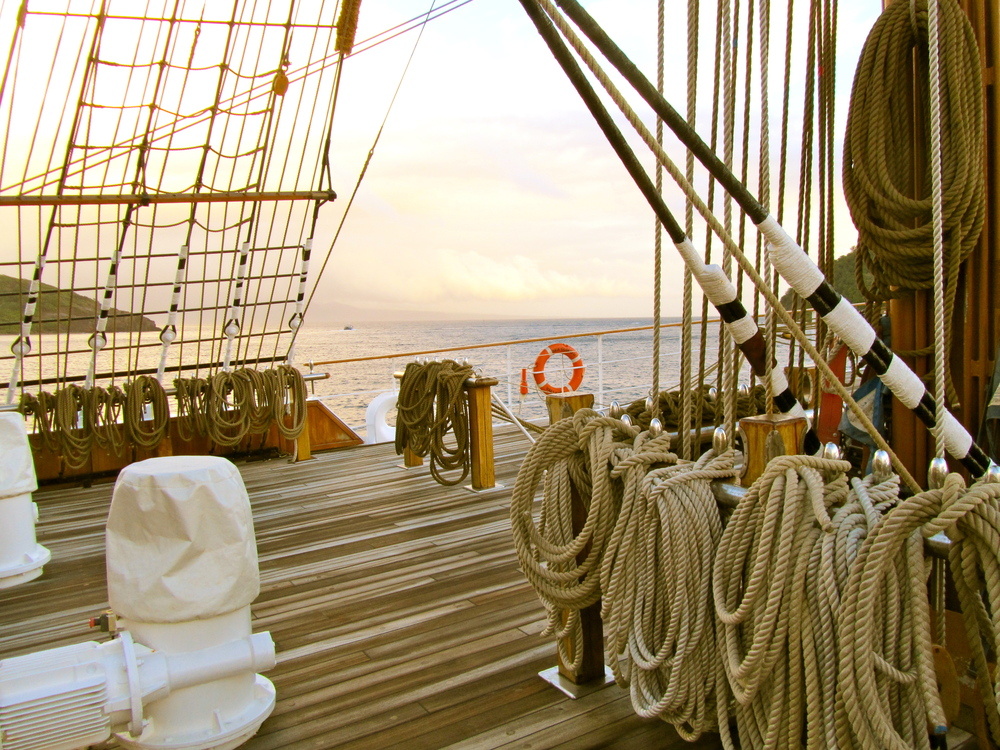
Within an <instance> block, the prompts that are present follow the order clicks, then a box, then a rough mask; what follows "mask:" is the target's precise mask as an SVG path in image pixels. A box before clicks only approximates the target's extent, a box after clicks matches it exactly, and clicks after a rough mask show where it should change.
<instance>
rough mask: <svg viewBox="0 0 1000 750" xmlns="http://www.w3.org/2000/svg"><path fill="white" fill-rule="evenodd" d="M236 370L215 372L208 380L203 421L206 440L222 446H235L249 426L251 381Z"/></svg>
mask: <svg viewBox="0 0 1000 750" xmlns="http://www.w3.org/2000/svg"><path fill="white" fill-rule="evenodd" d="M237 372H239V371H236V372H226V371H221V372H217V373H215V374H214V375H213V376H212V377H211V378H209V380H208V393H207V394H206V398H205V416H206V420H205V423H206V426H207V429H208V437H209V439H210V440H211V441H212V442H213V443H215V444H216V445H218V446H220V447H222V448H235V447H236V446H237V445H239V444H240V441H241V440H243V438H244V437H246V435H247V432H248V431H249V429H250V415H251V411H252V404H251V402H250V398H251V394H250V380H249V378H247V377H246V376H245V375H239V374H237Z"/></svg>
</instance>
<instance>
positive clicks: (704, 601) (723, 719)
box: [601, 433, 736, 748]
mask: <svg viewBox="0 0 1000 750" xmlns="http://www.w3.org/2000/svg"><path fill="white" fill-rule="evenodd" d="M647 435H648V433H642V434H641V435H640V436H639V437H638V438H637V439H636V443H635V450H634V451H632V452H631V455H627V456H626V457H624V460H620V461H618V463H617V464H616V466H615V468H614V469H613V471H612V477H616V478H620V479H621V480H622V482H623V484H624V493H623V497H622V507H621V511H620V513H619V516H618V522H617V524H616V525H615V529H614V532H613V533H612V536H611V541H610V543H609V545H608V551H607V553H606V554H605V557H604V563H603V566H602V571H601V581H602V589H603V599H602V610H601V616H602V619H603V621H604V629H605V660H606V663H607V664H608V666H610V667H611V669H612V670H613V671H614V673H615V678H616V681H617V682H618V684H619V685H620V686H621V687H623V688H624V687H628V688H629V690H630V694H631V699H632V705H633V707H634V708H635V711H636V713H637V714H638V715H639V716H642V717H645V718H650V717H659V718H661V719H663V720H664V721H667V722H669V723H670V724H673V725H674V727H675V728H676V729H677V732H678V733H679V734H680V735H681V737H683V738H684V739H685V740H688V741H694V740H696V739H698V737H699V736H701V734H703V733H704V732H706V731H715V730H716V729H721V731H722V736H723V741H724V743H725V746H726V747H727V748H731V747H733V743H732V739H731V738H730V737H729V731H728V712H727V707H728V702H729V690H728V687H727V685H726V676H725V672H724V671H723V669H722V662H721V661H720V660H719V658H718V650H717V645H716V634H715V616H714V611H713V608H712V595H711V584H712V562H713V560H714V559H715V551H716V546H717V545H718V542H719V539H720V537H721V536H722V521H721V517H720V514H719V509H718V505H717V503H716V500H715V496H714V494H713V493H712V490H711V486H710V482H711V481H712V480H714V479H724V478H730V477H733V476H735V475H736V470H735V468H734V453H733V451H731V450H729V451H726V452H725V453H723V454H721V455H718V456H717V455H716V454H715V453H714V452H712V451H709V452H708V453H706V454H704V455H703V456H702V457H701V458H700V459H698V461H697V462H694V463H682V464H676V465H668V466H662V464H675V463H676V456H674V455H673V454H672V453H669V452H668V450H667V448H668V446H669V440H664V438H665V437H666V434H664V435H661V436H659V437H658V438H655V439H652V440H649V439H646V440H644V437H645V436H647ZM622 453H623V452H619V456H621V454H622ZM655 465H659V466H660V468H653V469H652V471H650V468H651V467H653V466H655Z"/></svg>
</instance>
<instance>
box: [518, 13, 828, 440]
mask: <svg viewBox="0 0 1000 750" xmlns="http://www.w3.org/2000/svg"><path fill="white" fill-rule="evenodd" d="M521 5H522V6H523V7H524V10H525V12H526V13H527V14H528V17H529V18H531V20H532V22H533V23H534V24H535V27H536V28H537V29H538V33H539V34H540V35H541V37H542V39H544V40H545V43H546V44H547V45H548V47H549V50H550V51H551V52H552V55H553V56H554V57H555V58H556V60H557V61H558V63H559V65H560V66H561V67H562V69H563V71H564V72H565V73H566V76H567V77H568V78H569V79H570V82H571V83H572V84H573V86H574V88H576V90H577V93H578V94H580V98H581V99H583V101H584V104H586V106H587V109H588V110H590V113H591V114H592V115H593V116H594V119H595V120H596V121H597V124H598V126H599V127H600V128H601V131H602V132H603V133H604V135H605V137H606V138H607V139H608V142H609V143H610V144H611V147H612V148H613V149H614V150H615V153H616V154H618V158H619V159H621V161H622V164H623V166H624V167H625V168H626V170H628V173H629V176H630V177H631V178H632V180H633V181H634V182H635V184H636V186H637V187H638V188H639V190H640V192H642V194H643V197H644V198H645V199H646V202H647V203H649V206H650V208H652V209H653V212H654V213H655V214H656V217H657V219H658V220H659V221H660V223H661V224H662V225H663V228H664V229H666V231H667V234H668V235H670V239H671V240H672V241H673V243H674V245H675V246H676V248H677V251H678V252H679V253H680V254H681V257H682V258H683V259H684V262H685V263H686V264H687V265H688V267H689V268H690V269H691V273H692V275H693V276H694V277H695V278H696V279H697V280H698V284H699V285H700V286H701V288H702V291H703V292H704V293H705V296H706V297H707V298H708V299H709V301H710V302H711V303H712V305H713V306H714V307H715V309H716V310H718V312H719V315H720V316H721V317H722V320H723V322H724V323H725V324H726V328H727V329H728V330H729V332H730V334H731V335H732V337H733V340H734V341H735V342H736V344H737V346H738V347H739V349H740V351H741V352H743V355H744V356H745V357H746V358H747V361H748V362H749V363H750V366H751V368H752V369H753V371H754V373H755V374H756V375H757V376H758V377H761V378H764V377H767V376H768V374H770V378H771V383H772V390H773V392H774V394H775V396H774V403H775V406H777V408H778V409H780V410H781V411H782V412H789V413H800V414H801V413H804V411H803V410H802V407H801V406H800V405H799V402H798V400H797V399H796V398H795V395H794V394H793V393H792V392H791V389H789V387H788V381H787V380H785V373H784V371H783V370H782V369H781V368H779V367H772V368H768V362H767V346H766V344H765V342H764V336H763V334H762V333H761V331H760V329H759V328H758V326H757V321H756V320H754V318H753V316H752V315H751V314H750V313H748V312H747V310H746V308H745V307H744V306H743V303H742V302H741V301H740V299H739V297H738V295H737V293H736V288H735V287H734V286H733V284H732V282H731V281H730V280H729V278H728V277H727V276H726V274H725V272H723V270H722V269H721V268H720V267H719V266H717V265H708V264H705V263H704V262H702V261H701V259H700V257H699V256H698V253H697V251H696V250H695V248H694V245H693V244H692V243H691V240H690V238H688V237H687V235H686V234H685V233H684V230H683V229H682V228H681V226H680V224H678V223H677V220H676V219H675V218H674V216H673V214H671V213H670V210H669V209H668V208H667V205H666V203H664V202H663V198H662V196H661V195H660V193H659V191H658V190H657V189H656V187H655V186H654V184H653V181H652V180H651V179H650V177H649V175H648V174H646V171H645V169H644V168H643V166H642V164H641V163H640V162H639V160H638V159H637V158H636V156H635V154H634V153H633V152H632V149H631V148H630V147H629V145H628V143H627V142H626V141H625V138H624V137H623V136H622V133H621V131H620V130H619V129H618V126H617V125H616V124H615V122H614V120H613V119H612V118H611V116H610V114H609V113H608V111H607V110H606V109H605V107H604V105H603V103H602V102H601V100H600V98H599V97H598V96H597V94H596V92H595V91H594V89H593V87H591V85H590V83H589V81H588V80H587V78H586V77H585V76H584V74H583V71H582V70H581V69H580V66H579V65H578V64H577V62H576V59H575V58H574V57H573V55H572V53H571V52H570V51H569V49H568V48H567V47H566V45H565V43H564V42H563V40H562V37H561V36H560V34H559V32H558V31H557V30H556V29H555V27H554V26H553V25H552V23H551V21H550V20H549V18H548V16H546V14H545V11H544V10H543V9H542V7H541V6H540V5H539V4H538V2H537V0H521ZM661 116H662V115H661ZM769 369H770V373H768V370H769ZM817 447H818V446H817Z"/></svg>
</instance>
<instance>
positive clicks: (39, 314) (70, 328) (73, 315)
mask: <svg viewBox="0 0 1000 750" xmlns="http://www.w3.org/2000/svg"><path fill="white" fill-rule="evenodd" d="M29 284H30V282H29V281H28V280H27V279H16V278H14V277H13V276H5V275H3V274H0V334H4V333H6V334H10V333H15V334H16V333H19V332H20V330H21V319H22V317H23V315H24V303H25V301H26V300H27V296H28V286H29ZM100 308H101V306H100V304H98V302H97V301H96V300H94V299H92V298H91V297H85V296H83V295H82V294H77V293H76V292H71V291H67V290H61V289H57V288H56V287H54V286H51V285H49V284H41V286H40V291H39V296H38V307H37V308H36V309H35V316H34V321H33V323H32V326H31V331H32V333H67V332H68V333H93V332H94V330H95V328H96V322H97V315H98V313H99V311H100ZM107 330H108V331H122V332H125V331H157V330H159V326H157V325H156V323H154V322H153V321H152V320H150V319H149V318H147V317H145V316H142V315H138V314H136V313H130V312H125V311H124V310H118V309H116V308H112V309H111V310H109V311H108V327H107Z"/></svg>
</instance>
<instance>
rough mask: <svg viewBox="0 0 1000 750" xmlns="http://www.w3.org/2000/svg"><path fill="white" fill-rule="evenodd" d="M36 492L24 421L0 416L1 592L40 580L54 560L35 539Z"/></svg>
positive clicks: (17, 416)
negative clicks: (43, 571) (43, 570)
mask: <svg viewBox="0 0 1000 750" xmlns="http://www.w3.org/2000/svg"><path fill="white" fill-rule="evenodd" d="M36 489H38V482H37V481H36V480H35V465H34V463H33V461H32V458H31V447H30V446H29V445H28V433H27V431H26V430H25V427H24V420H23V419H21V417H20V415H18V414H10V413H8V414H0V589H3V588H7V587H9V586H14V585H16V584H19V583H25V582H26V581H30V580H32V579H34V578H37V577H38V576H40V575H41V574H42V567H43V566H44V565H45V563H47V562H48V561H49V558H50V557H51V555H50V554H49V551H48V550H47V549H46V548H45V547H43V546H42V545H41V544H39V543H38V541H37V540H36V539H35V521H36V520H37V519H38V506H37V505H35V503H34V502H33V501H32V499H31V493H32V492H34V491H35V490H36Z"/></svg>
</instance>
